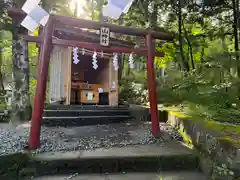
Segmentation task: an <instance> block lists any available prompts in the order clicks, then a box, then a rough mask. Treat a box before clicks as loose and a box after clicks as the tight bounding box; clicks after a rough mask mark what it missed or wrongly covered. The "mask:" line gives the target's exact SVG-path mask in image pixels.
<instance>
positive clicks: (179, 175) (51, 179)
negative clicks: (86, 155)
mask: <svg viewBox="0 0 240 180" xmlns="http://www.w3.org/2000/svg"><path fill="white" fill-rule="evenodd" d="M67 179H69V180H207V178H206V177H205V176H204V175H203V174H201V173H198V172H163V173H126V174H109V175H108V174H107V175H81V176H74V175H73V176H72V175H69V176H48V177H40V178H36V179H35V180H67Z"/></svg>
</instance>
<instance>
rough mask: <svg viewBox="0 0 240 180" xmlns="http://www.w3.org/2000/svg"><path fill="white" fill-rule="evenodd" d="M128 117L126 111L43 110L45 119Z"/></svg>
mask: <svg viewBox="0 0 240 180" xmlns="http://www.w3.org/2000/svg"><path fill="white" fill-rule="evenodd" d="M116 115H129V110H127V109H121V108H119V109H107V108H106V109H98V108H96V109H45V110H44V116H45V117H66V116H68V117H69V116H116Z"/></svg>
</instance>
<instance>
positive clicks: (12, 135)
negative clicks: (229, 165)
mask: <svg viewBox="0 0 240 180" xmlns="http://www.w3.org/2000/svg"><path fill="white" fill-rule="evenodd" d="M161 129H162V131H163V132H164V133H165V134H169V135H170V136H168V137H171V138H168V140H171V139H176V140H182V138H181V136H180V135H179V134H178V133H177V132H176V131H174V130H173V128H171V127H170V126H169V125H167V124H165V123H162V124H161ZM28 135H29V125H21V126H18V127H17V128H14V127H11V126H10V125H7V124H1V125H0V144H1V146H0V155H6V154H11V153H16V152H23V151H24V147H26V145H27V140H28ZM165 141H166V139H162V138H160V139H155V138H154V137H153V136H152V135H151V124H149V123H143V122H141V123H139V122H136V123H135V124H132V123H124V124H111V125H98V126H85V127H71V128H62V127H59V128H57V127H56V128H52V127H42V130H41V144H42V145H41V148H40V149H38V150H36V151H35V152H36V153H40V152H51V151H55V152H56V151H74V150H87V149H95V148H110V147H122V146H127V145H137V144H153V143H156V142H160V143H162V144H164V142H165Z"/></svg>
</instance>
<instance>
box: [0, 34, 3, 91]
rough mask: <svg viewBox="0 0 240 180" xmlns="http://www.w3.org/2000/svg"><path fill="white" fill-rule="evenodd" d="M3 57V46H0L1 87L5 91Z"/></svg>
mask: <svg viewBox="0 0 240 180" xmlns="http://www.w3.org/2000/svg"><path fill="white" fill-rule="evenodd" d="M0 36H1V32H0ZM2 57H3V48H2V47H0V68H1V69H0V88H1V90H2V91H4V84H3V81H4V78H3V74H2Z"/></svg>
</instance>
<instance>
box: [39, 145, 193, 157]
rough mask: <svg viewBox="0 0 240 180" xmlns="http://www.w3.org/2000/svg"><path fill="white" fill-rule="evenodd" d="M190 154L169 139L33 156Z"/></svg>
mask: <svg viewBox="0 0 240 180" xmlns="http://www.w3.org/2000/svg"><path fill="white" fill-rule="evenodd" d="M178 155H192V152H191V150H190V149H188V148H186V147H185V146H184V145H183V144H181V143H179V142H174V141H169V142H165V143H164V144H163V143H159V144H158V143H156V144H148V145H135V146H131V145H130V146H126V147H122V148H121V147H115V148H114V147H113V148H109V149H106V148H99V149H95V150H82V151H71V152H46V153H40V154H37V155H36V156H35V159H36V160H40V161H52V160H68V159H69V160H71V159H94V158H95V159H111V158H129V157H130V158H131V157H133V158H134V157H164V156H178Z"/></svg>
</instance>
